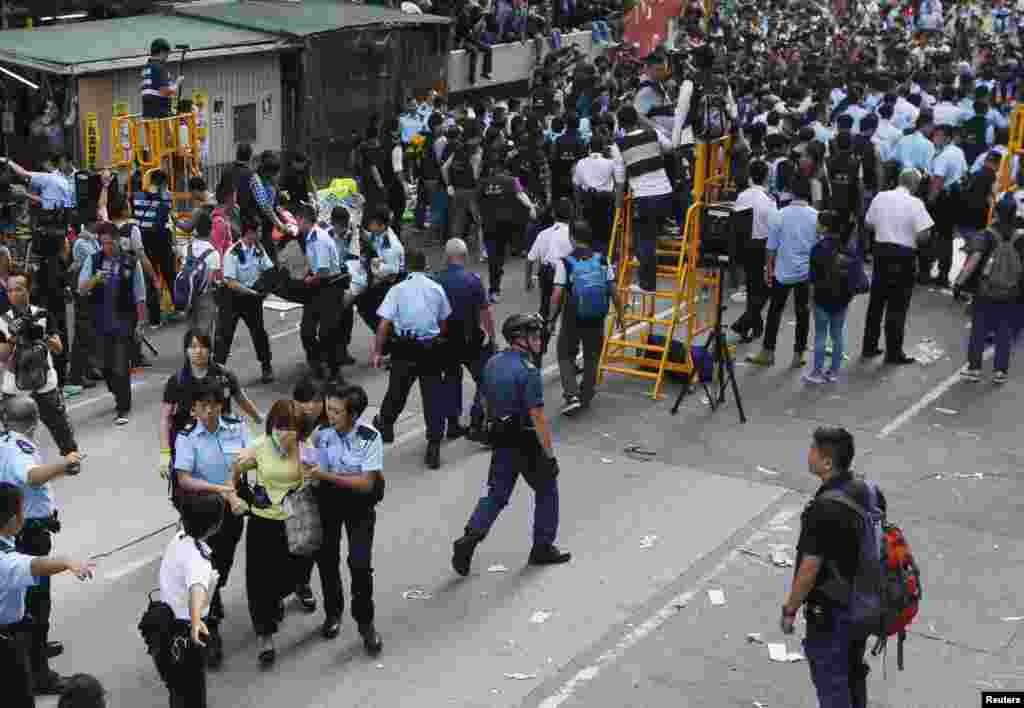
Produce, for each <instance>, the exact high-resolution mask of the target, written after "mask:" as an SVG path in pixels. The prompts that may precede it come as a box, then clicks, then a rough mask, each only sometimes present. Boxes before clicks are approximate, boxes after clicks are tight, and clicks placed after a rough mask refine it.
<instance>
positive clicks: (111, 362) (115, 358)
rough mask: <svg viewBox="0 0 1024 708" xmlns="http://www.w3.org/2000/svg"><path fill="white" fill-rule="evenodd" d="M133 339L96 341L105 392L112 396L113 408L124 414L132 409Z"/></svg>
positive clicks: (107, 337) (104, 338)
mask: <svg viewBox="0 0 1024 708" xmlns="http://www.w3.org/2000/svg"><path fill="white" fill-rule="evenodd" d="M134 350H135V339H134V338H133V337H131V336H130V335H129V336H123V337H114V336H105V337H102V338H101V339H99V340H98V344H97V354H98V355H99V357H98V358H99V368H100V372H101V373H102V374H103V380H104V381H105V382H106V384H107V390H109V391H110V393H111V394H113V396H114V407H115V408H116V409H117V412H118V413H121V414H124V413H127V412H128V411H130V410H131V409H132V381H131V361H132V358H133V356H134Z"/></svg>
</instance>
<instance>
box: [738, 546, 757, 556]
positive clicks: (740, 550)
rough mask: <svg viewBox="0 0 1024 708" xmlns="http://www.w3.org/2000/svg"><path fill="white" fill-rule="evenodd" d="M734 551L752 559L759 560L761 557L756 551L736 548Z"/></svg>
mask: <svg viewBox="0 0 1024 708" xmlns="http://www.w3.org/2000/svg"><path fill="white" fill-rule="evenodd" d="M736 550H738V551H739V552H740V553H745V554H746V555H748V556H753V557H754V558H760V557H761V554H760V553H758V552H757V551H754V550H751V549H749V548H738V549H736Z"/></svg>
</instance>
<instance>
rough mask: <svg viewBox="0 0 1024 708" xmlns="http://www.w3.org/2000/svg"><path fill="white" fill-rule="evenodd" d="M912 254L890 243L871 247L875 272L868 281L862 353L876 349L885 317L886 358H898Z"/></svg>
mask: <svg viewBox="0 0 1024 708" xmlns="http://www.w3.org/2000/svg"><path fill="white" fill-rule="evenodd" d="M914 266H915V254H914V251H913V250H911V249H909V248H905V247H903V246H896V245H894V244H891V243H876V244H875V270H874V276H873V277H872V279H871V296H870V298H869V299H868V314H867V321H866V322H865V324H864V342H863V350H864V351H865V352H870V351H875V350H877V349H878V342H879V339H880V338H881V336H882V316H883V315H884V316H885V350H886V353H887V355H888V356H889V357H898V356H901V355H902V354H903V353H904V352H903V335H904V330H905V329H906V324H907V310H909V309H910V298H911V296H913V294H914Z"/></svg>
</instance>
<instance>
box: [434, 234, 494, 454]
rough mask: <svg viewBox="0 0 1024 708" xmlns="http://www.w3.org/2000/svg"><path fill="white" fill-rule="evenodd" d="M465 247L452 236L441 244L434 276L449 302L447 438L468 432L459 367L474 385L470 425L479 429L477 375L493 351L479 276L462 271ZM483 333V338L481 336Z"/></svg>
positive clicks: (488, 311) (489, 318) (481, 420)
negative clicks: (442, 264)
mask: <svg viewBox="0 0 1024 708" xmlns="http://www.w3.org/2000/svg"><path fill="white" fill-rule="evenodd" d="M468 253H469V248H467V246H466V242H465V241H463V240H462V239H461V238H453V239H451V240H450V241H448V243H447V244H446V245H445V258H446V260H447V267H446V268H445V269H444V270H442V271H441V272H440V273H438V274H437V275H436V276H435V277H434V279H435V280H437V282H439V283H440V284H441V287H443V288H444V292H445V295H447V296H448V303H449V304H450V305H451V308H452V314H451V316H450V317H449V318H448V355H447V356H446V357H445V361H446V362H447V363H446V366H445V370H444V389H445V399H446V409H445V415H446V416H447V418H448V432H447V437H448V439H449V440H455V439H456V438H460V437H462V436H463V435H465V434H466V433H467V432H468V431H467V429H466V428H463V427H462V424H461V421H460V418H461V417H462V367H466V369H468V370H469V375H470V376H472V377H473V382H474V383H475V384H476V385H477V393H476V398H475V399H474V401H473V408H472V411H471V412H470V427H471V428H472V429H473V430H477V431H479V430H480V429H481V428H483V424H484V411H483V406H482V405H481V403H480V374H481V373H482V372H483V368H484V365H485V364H486V363H487V360H488V359H490V358H491V356H492V355H493V354H494V342H495V335H494V315H493V314H492V313H491V307H490V304H489V303H488V301H487V296H486V295H485V294H484V286H483V283H482V282H480V276H479V275H477V274H476V273H474V272H472V271H470V270H466V257H467V255H468ZM485 335H486V339H484V337H485Z"/></svg>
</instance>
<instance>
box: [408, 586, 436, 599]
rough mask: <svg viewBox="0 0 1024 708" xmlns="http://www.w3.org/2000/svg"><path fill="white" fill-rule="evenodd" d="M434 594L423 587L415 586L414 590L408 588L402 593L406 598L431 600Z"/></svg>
mask: <svg viewBox="0 0 1024 708" xmlns="http://www.w3.org/2000/svg"><path fill="white" fill-rule="evenodd" d="M433 596H434V595H433V594H432V593H429V592H427V591H426V590H423V589H421V588H413V589H412V590H406V591H405V592H403V593H402V597H404V598H405V599H406V600H429V599H430V598H432V597H433Z"/></svg>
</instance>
